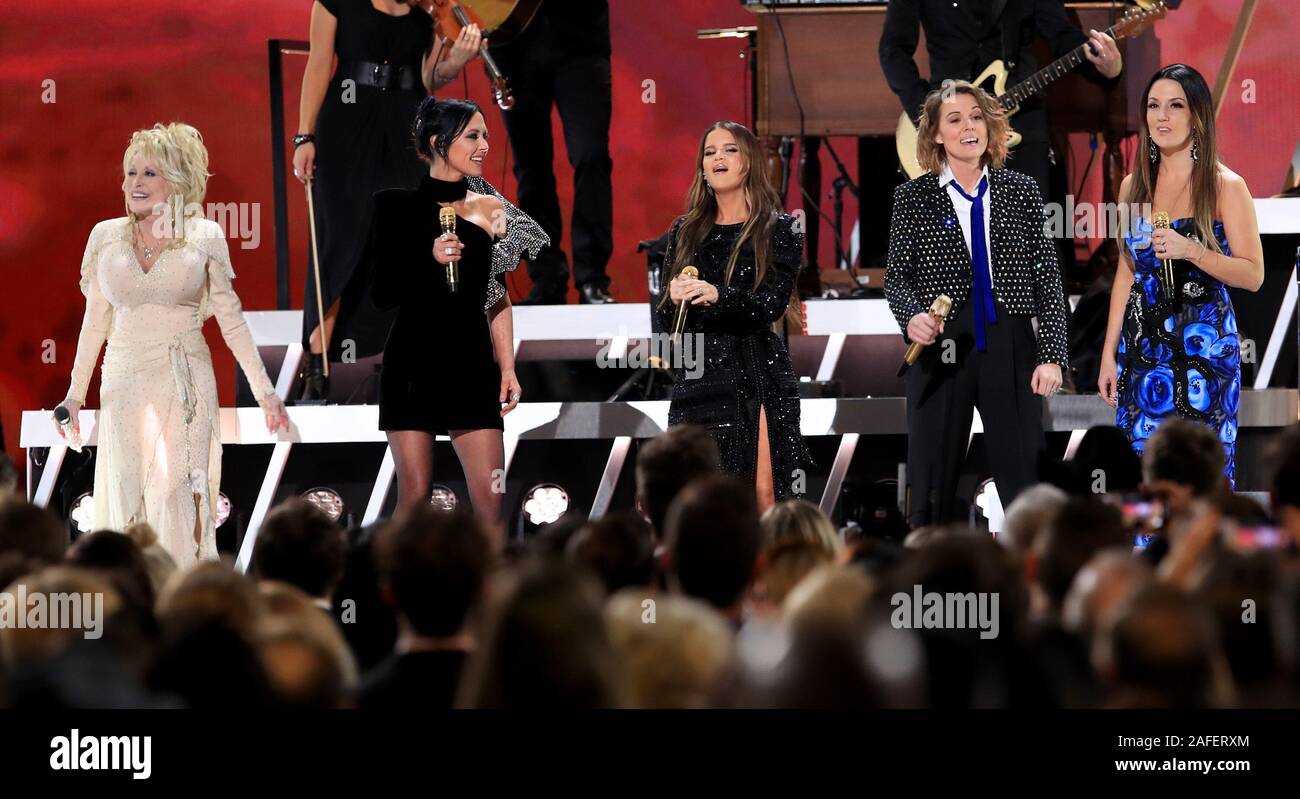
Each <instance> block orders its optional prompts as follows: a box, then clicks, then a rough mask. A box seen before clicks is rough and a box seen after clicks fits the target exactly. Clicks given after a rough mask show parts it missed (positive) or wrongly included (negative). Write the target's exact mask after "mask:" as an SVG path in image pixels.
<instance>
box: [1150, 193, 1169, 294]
mask: <svg viewBox="0 0 1300 799" xmlns="http://www.w3.org/2000/svg"><path fill="white" fill-rule="evenodd" d="M1151 225H1152V226H1153V227H1155V228H1157V229H1159V230H1168V229H1169V214H1168V213H1167V212H1165V211H1156V212H1155V213H1154V214H1152V215H1151ZM1160 288H1162V289H1163V290H1164V295H1165V296H1166V297H1168V298H1169V299H1171V300H1172V299H1173V298H1174V262H1173V261H1171V260H1169V259H1168V258H1161V259H1160Z"/></svg>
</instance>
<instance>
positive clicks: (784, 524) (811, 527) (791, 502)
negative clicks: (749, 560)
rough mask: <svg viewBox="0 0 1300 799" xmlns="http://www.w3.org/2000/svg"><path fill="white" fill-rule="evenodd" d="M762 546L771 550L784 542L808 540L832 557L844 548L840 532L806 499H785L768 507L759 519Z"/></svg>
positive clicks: (819, 509)
mask: <svg viewBox="0 0 1300 799" xmlns="http://www.w3.org/2000/svg"><path fill="white" fill-rule="evenodd" d="M760 523H761V524H762V530H763V547H764V549H767V550H769V551H770V550H771V549H772V548H773V547H776V546H779V545H781V544H783V543H785V542H786V541H792V540H797V541H807V542H809V543H812V544H815V545H816V546H818V547H821V548H822V549H824V550H825V551H826V554H828V555H830V556H831V557H832V558H834V557H835V556H837V555H839V553H840V550H842V549H843V548H844V542H843V541H841V540H840V534H839V532H838V531H837V530H836V529H835V525H833V524H831V520H830V518H829V517H828V516H827V515H826V514H825V513H822V510H821V508H819V507H817V506H816V505H814V504H812V503H811V502H809V501H808V500H805V499H788V500H786V501H785V502H778V503H777V504H775V505H773V506H772V507H770V508H768V509H767V511H766V512H764V513H763V516H762V518H761V519H760Z"/></svg>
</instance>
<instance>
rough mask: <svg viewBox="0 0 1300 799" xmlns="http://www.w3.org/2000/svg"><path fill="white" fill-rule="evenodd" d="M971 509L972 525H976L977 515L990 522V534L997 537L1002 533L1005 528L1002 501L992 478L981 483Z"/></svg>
mask: <svg viewBox="0 0 1300 799" xmlns="http://www.w3.org/2000/svg"><path fill="white" fill-rule="evenodd" d="M972 505H973V506H972V508H971V517H972V518H971V525H972V526H974V524H975V518H974V517H975V514H976V513H977V512H978V513H979V515H981V516H983V517H984V518H985V519H986V520H988V525H989V532H990V533H992V534H993V535H995V536H996V535H997V534H998V533H1000V532H1002V526H1003V509H1002V499H1001V498H1000V497H999V496H998V486H997V484H996V483H994V482H993V478H992V477H990V478H988V479H986V480H985V481H984V482H982V483H980V485H979V488H978V489H976V490H975V500H974V502H973V503H972Z"/></svg>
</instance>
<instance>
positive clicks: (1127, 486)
mask: <svg viewBox="0 0 1300 799" xmlns="http://www.w3.org/2000/svg"><path fill="white" fill-rule="evenodd" d="M1073 463H1074V464H1075V467H1076V469H1077V470H1078V473H1079V474H1080V475H1081V476H1082V477H1083V478H1084V479H1085V480H1087V481H1088V491H1089V492H1093V491H1096V489H1094V488H1093V485H1094V484H1095V481H1096V480H1097V479H1098V478H1099V477H1104V478H1105V487H1104V488H1101V491H1102V492H1103V493H1111V494H1115V493H1125V492H1129V491H1136V490H1137V489H1138V487H1139V486H1140V485H1141V483H1142V459H1141V458H1139V457H1138V455H1137V453H1136V452H1134V451H1133V445H1132V444H1130V443H1129V440H1128V437H1127V436H1125V435H1124V431H1122V430H1120V429H1119V428H1118V427H1115V426H1114V425H1097V426H1096V427H1092V428H1089V429H1088V432H1086V433H1084V434H1083V438H1081V439H1079V446H1078V448H1076V449H1075V451H1074V459H1073Z"/></svg>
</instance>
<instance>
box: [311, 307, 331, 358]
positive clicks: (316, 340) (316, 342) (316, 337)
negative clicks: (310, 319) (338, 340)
mask: <svg viewBox="0 0 1300 799" xmlns="http://www.w3.org/2000/svg"><path fill="white" fill-rule="evenodd" d="M338 316H339V301H338V300H335V301H334V304H333V305H331V306H330V307H329V308H328V309H327V310H326V311H325V345H326V346H327V347H328V346H329V343H330V341H331V340H332V339H333V338H334V320H335V319H337V318H338ZM320 328H321V326H320V325H319V324H317V325H316V326H315V327H313V328H312V329H311V338H310V339H308V340H307V343H308V345H309V347H310V350H311V352H312V354H314V355H320V354H321V353H322V352H324V350H322V349H321V345H320Z"/></svg>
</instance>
